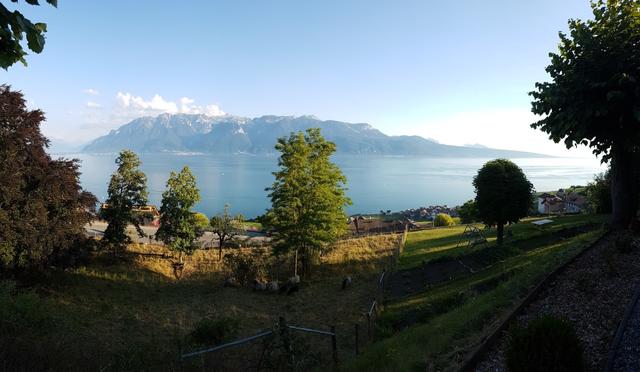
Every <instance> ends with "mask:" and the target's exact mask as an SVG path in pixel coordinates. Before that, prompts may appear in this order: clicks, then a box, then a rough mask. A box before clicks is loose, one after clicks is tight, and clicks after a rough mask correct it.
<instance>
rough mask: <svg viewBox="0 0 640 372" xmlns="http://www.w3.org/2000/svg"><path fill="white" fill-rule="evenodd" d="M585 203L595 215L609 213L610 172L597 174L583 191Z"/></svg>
mask: <svg viewBox="0 0 640 372" xmlns="http://www.w3.org/2000/svg"><path fill="white" fill-rule="evenodd" d="M585 193H586V195H587V202H588V203H589V207H590V209H591V210H592V211H593V212H595V213H611V170H607V171H606V172H603V173H600V174H597V175H596V176H595V178H594V180H593V182H589V184H588V185H587V187H586V189H585Z"/></svg>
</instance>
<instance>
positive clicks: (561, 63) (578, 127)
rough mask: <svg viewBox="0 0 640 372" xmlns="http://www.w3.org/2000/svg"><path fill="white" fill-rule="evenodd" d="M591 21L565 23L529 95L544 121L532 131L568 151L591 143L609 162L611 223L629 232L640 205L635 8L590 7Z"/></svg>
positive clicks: (617, 1) (638, 8)
mask: <svg viewBox="0 0 640 372" xmlns="http://www.w3.org/2000/svg"><path fill="white" fill-rule="evenodd" d="M591 6H592V8H593V15H594V19H593V20H587V21H582V20H574V19H572V20H570V21H569V30H570V33H569V35H566V34H563V33H560V44H559V50H558V52H557V53H551V54H550V57H551V64H550V65H549V66H548V67H547V69H546V71H547V72H548V73H549V74H550V76H551V81H550V82H544V83H537V84H536V90H535V91H533V92H531V93H530V94H531V95H532V96H533V98H534V100H533V103H532V111H533V113H535V114H538V115H541V116H542V119H540V120H539V121H538V122H536V123H534V124H532V127H534V128H539V129H540V130H542V131H544V132H546V133H547V134H549V138H551V139H552V140H553V141H555V142H560V141H564V143H565V145H566V146H567V148H570V147H572V146H576V145H578V144H584V145H588V146H590V147H591V148H592V149H593V152H594V154H596V155H601V156H602V159H603V161H609V160H610V161H611V165H612V168H611V180H612V182H611V191H612V203H613V213H612V217H611V219H612V225H613V226H614V227H616V228H624V227H627V225H628V224H629V222H630V220H631V218H633V217H634V216H635V213H636V211H637V207H638V192H639V191H638V189H639V188H638V182H637V173H638V154H639V146H640V48H639V47H638V46H639V45H640V2H638V1H637V0H608V1H604V0H599V1H594V2H592V5H591Z"/></svg>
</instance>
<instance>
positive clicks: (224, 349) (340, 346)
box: [179, 229, 408, 371]
mask: <svg viewBox="0 0 640 372" xmlns="http://www.w3.org/2000/svg"><path fill="white" fill-rule="evenodd" d="M407 232H408V229H405V231H404V233H402V234H401V235H399V239H398V243H397V246H396V247H395V249H394V250H393V253H392V254H391V255H390V256H389V258H388V261H386V262H385V263H384V268H383V269H382V270H381V272H380V274H379V275H378V276H377V277H376V279H375V280H376V285H375V289H374V292H373V293H372V296H371V301H370V302H369V303H368V304H367V307H366V308H365V309H363V312H362V317H361V318H360V319H361V320H359V321H356V322H354V323H343V324H339V325H337V326H336V325H327V326H324V327H322V326H317V325H316V326H314V327H310V326H300V325H294V324H289V323H288V322H287V321H286V319H285V318H284V317H280V318H279V319H278V321H277V322H275V324H274V327H272V328H271V329H266V330H263V331H261V332H258V333H256V334H254V335H251V336H248V337H244V338H241V339H237V340H234V341H231V342H228V343H225V344H222V345H215V346H211V347H207V348H203V349H199V350H191V351H181V355H180V358H179V359H180V362H181V366H183V367H184V368H183V369H185V370H197V371H231V370H233V371H277V370H282V367H283V366H288V367H290V368H291V369H293V370H303V369H311V368H317V366H319V365H322V366H331V365H333V366H336V365H338V363H340V361H342V360H346V359H349V358H352V357H354V356H355V355H358V354H359V353H361V352H362V350H363V349H364V348H366V347H367V346H368V345H370V344H371V343H373V342H374V341H375V340H376V333H377V332H376V330H377V323H378V321H379V319H380V315H381V312H382V311H383V309H384V301H385V288H386V286H387V285H388V283H389V279H390V278H391V276H392V275H393V273H394V271H395V270H396V269H397V261H398V259H399V257H400V255H401V254H402V252H403V250H404V245H405V244H406V240H407Z"/></svg>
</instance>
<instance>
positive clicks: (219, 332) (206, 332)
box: [190, 318, 240, 345]
mask: <svg viewBox="0 0 640 372" xmlns="http://www.w3.org/2000/svg"><path fill="white" fill-rule="evenodd" d="M239 328H240V322H239V321H238V320H237V319H234V318H219V319H210V318H205V319H202V320H200V321H199V322H198V323H196V325H195V327H194V328H193V331H191V334H190V336H191V339H192V340H193V341H194V342H195V343H197V344H200V345H218V344H221V343H222V342H223V341H226V340H228V339H229V338H232V337H234V336H235V335H236V333H237V332H238V329H239Z"/></svg>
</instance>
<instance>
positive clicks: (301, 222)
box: [265, 128, 351, 257]
mask: <svg viewBox="0 0 640 372" xmlns="http://www.w3.org/2000/svg"><path fill="white" fill-rule="evenodd" d="M276 150H278V151H279V152H280V154H281V155H280V158H279V159H278V165H279V166H280V169H279V170H278V171H277V172H275V173H274V176H275V181H274V183H273V185H272V186H271V187H270V188H268V189H267V191H269V192H270V194H269V197H270V198H271V209H269V211H267V215H266V221H265V222H266V224H267V225H268V226H269V227H271V228H273V229H274V230H275V235H274V250H275V251H276V252H277V253H286V252H291V251H295V250H298V251H299V252H301V253H302V255H303V256H304V257H308V256H309V255H310V254H311V253H313V252H318V251H322V250H323V249H326V248H327V246H328V245H329V244H330V243H332V242H334V241H335V240H336V239H337V238H338V237H340V236H341V235H343V234H344V233H345V231H346V227H347V223H346V221H347V217H346V214H345V212H344V207H345V206H346V205H349V204H351V200H350V199H349V198H348V197H347V196H346V194H345V192H346V188H345V184H346V182H347V180H346V177H345V176H344V175H343V174H342V172H341V171H340V169H339V168H338V167H337V166H336V165H335V164H333V163H332V162H331V161H330V156H331V155H332V154H333V153H334V152H335V150H336V146H335V144H334V143H332V142H327V141H326V140H325V139H324V138H323V137H322V135H321V134H320V129H317V128H311V129H308V130H307V132H306V135H305V134H303V133H302V132H299V133H292V134H291V135H290V136H289V137H288V138H287V137H283V138H280V139H278V142H277V144H276Z"/></svg>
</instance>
